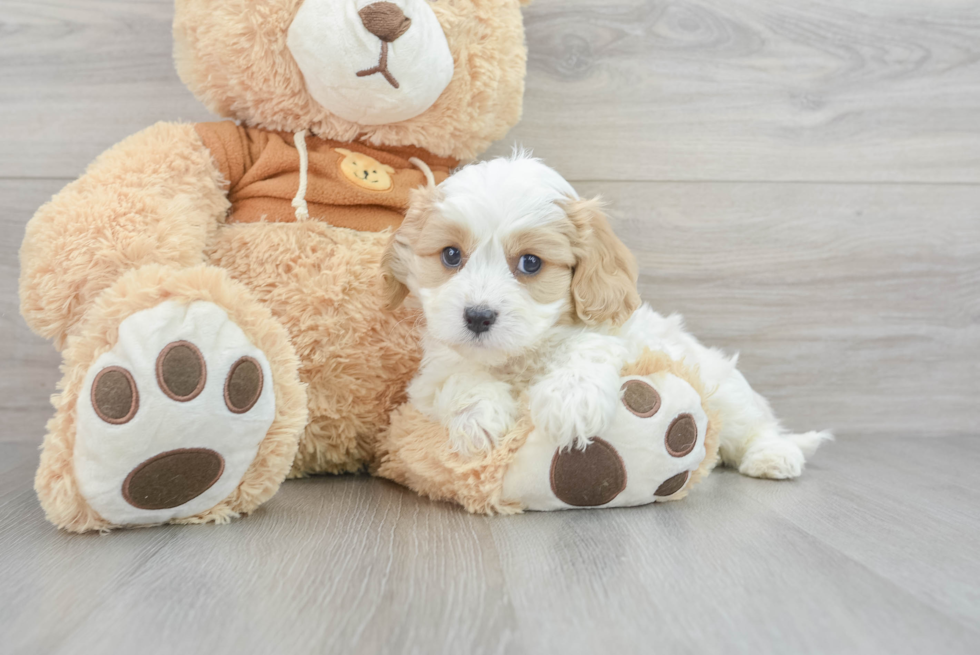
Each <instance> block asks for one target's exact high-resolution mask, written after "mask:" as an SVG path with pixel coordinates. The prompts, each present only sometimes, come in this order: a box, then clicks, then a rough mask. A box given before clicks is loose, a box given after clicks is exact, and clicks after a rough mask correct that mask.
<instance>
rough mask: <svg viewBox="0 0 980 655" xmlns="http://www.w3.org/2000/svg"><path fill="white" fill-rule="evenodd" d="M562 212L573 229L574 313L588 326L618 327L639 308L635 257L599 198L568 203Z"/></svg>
mask: <svg viewBox="0 0 980 655" xmlns="http://www.w3.org/2000/svg"><path fill="white" fill-rule="evenodd" d="M564 209H565V213H566V214H567V215H568V218H569V220H571V221H572V224H573V225H574V226H575V230H576V238H575V240H574V241H575V243H574V252H575V257H576V264H575V273H574V274H573V275H572V298H573V299H574V301H575V313H576V314H578V316H579V318H580V319H582V320H583V321H584V322H585V323H586V324H588V325H598V324H600V323H605V322H606V321H611V322H612V323H613V324H615V325H620V324H622V323H623V322H624V321H626V319H628V318H629V317H630V316H631V315H632V314H633V312H634V311H636V308H637V307H639V306H640V294H639V293H638V292H637V290H636V281H637V277H638V273H637V266H636V258H635V257H633V253H631V252H630V251H629V249H628V248H627V247H626V246H625V245H624V244H623V242H622V241H620V240H619V237H617V236H616V233H615V232H613V230H612V227H611V226H610V225H609V219H608V218H606V215H605V214H604V213H603V211H602V202H601V201H600V199H599V198H593V199H592V200H570V201H568V202H567V203H566V204H565V205H564Z"/></svg>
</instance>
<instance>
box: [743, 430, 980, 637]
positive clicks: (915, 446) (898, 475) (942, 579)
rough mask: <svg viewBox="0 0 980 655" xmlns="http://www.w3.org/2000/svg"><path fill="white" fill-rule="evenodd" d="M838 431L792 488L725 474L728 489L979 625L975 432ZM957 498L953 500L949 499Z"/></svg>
mask: <svg viewBox="0 0 980 655" xmlns="http://www.w3.org/2000/svg"><path fill="white" fill-rule="evenodd" d="M934 441H935V443H934V444H932V445H930V444H929V443H923V441H922V440H919V439H909V438H897V437H893V438H887V437H884V438H882V439H875V440H871V441H867V440H863V439H843V440H840V441H838V442H837V443H835V444H834V445H833V446H832V449H833V453H829V454H828V456H827V458H826V459H829V460H830V463H824V462H825V461H826V460H825V458H823V457H821V458H820V460H819V461H820V464H818V465H817V466H815V467H812V468H811V470H810V471H808V472H807V474H806V475H805V476H804V477H803V478H801V479H800V480H799V481H798V483H797V484H794V485H791V486H790V488H782V487H780V486H779V485H773V484H766V483H762V482H760V483H759V484H752V483H751V482H750V481H749V480H748V479H746V478H741V477H740V476H737V475H734V474H730V472H726V473H729V477H731V478H732V480H731V482H729V484H730V485H731V487H730V489H731V491H730V493H732V494H733V495H744V496H746V497H748V498H752V499H753V500H756V501H758V502H760V503H761V504H763V505H764V506H765V507H766V508H767V509H770V510H775V511H776V512H777V513H778V514H779V515H780V516H782V517H784V518H785V519H787V520H789V521H790V522H791V523H792V524H793V525H794V526H795V527H797V528H798V529H800V530H802V531H803V532H805V533H806V534H808V535H810V536H811V537H813V538H815V539H818V540H819V541H820V542H821V543H822V544H824V545H827V546H829V547H831V548H833V549H834V550H836V551H838V552H840V553H842V554H844V555H846V556H847V557H848V558H849V559H851V560H853V561H855V562H858V563H860V564H861V565H862V566H864V567H866V568H868V569H870V570H872V571H874V572H875V573H876V574H877V575H879V576H881V577H882V578H884V579H887V580H890V581H892V582H893V583H894V584H896V585H897V586H899V587H901V588H902V589H904V590H907V591H909V592H910V593H912V594H914V595H915V596H916V597H917V598H918V599H920V600H921V601H923V602H925V603H927V604H928V605H930V606H931V607H934V608H936V609H938V610H940V611H941V612H942V613H943V614H946V615H948V616H953V617H956V618H958V619H959V620H960V622H961V623H962V624H963V625H964V626H968V627H972V628H973V629H976V628H977V626H980V559H978V558H977V556H976V554H977V553H978V552H980V530H978V526H977V511H976V508H977V507H978V506H980V480H978V476H977V475H976V463H977V461H978V460H980V441H978V440H977V439H976V438H974V437H961V438H948V439H939V440H934ZM951 498H956V499H957V500H956V501H954V502H949V501H950V499H951Z"/></svg>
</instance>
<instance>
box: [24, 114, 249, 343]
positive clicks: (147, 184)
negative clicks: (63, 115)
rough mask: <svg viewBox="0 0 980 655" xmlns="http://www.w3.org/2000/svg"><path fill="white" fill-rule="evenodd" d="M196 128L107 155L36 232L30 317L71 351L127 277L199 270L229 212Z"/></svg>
mask: <svg viewBox="0 0 980 655" xmlns="http://www.w3.org/2000/svg"><path fill="white" fill-rule="evenodd" d="M222 184H223V183H222V180H221V173H220V171H219V170H218V169H217V167H216V166H215V165H214V163H213V160H212V157H211V152H210V151H209V150H208V149H207V148H206V147H205V146H204V143H203V142H202V141H201V138H200V137H199V136H198V134H197V132H195V130H194V126H193V125H187V124H177V123H158V124H156V125H154V126H152V127H149V128H147V129H145V130H143V131H142V132H139V133H138V134H134V135H132V136H130V137H129V138H127V139H125V140H124V141H122V142H121V143H119V144H117V145H115V146H113V147H112V148H110V149H109V150H107V151H106V152H104V153H102V155H100V156H99V158H98V159H96V160H95V161H94V162H93V163H92V164H91V165H90V166H89V167H88V170H87V171H86V172H85V174H84V175H82V176H81V177H80V178H79V179H77V180H75V181H74V182H72V183H71V184H69V185H68V186H66V187H65V188H64V189H62V190H61V191H60V192H58V193H57V194H56V195H55V196H54V197H53V198H52V199H51V200H50V201H49V202H47V203H45V204H44V206H42V207H41V208H40V209H38V210H37V212H36V213H35V214H34V217H33V218H31V220H30V221H29V222H28V224H27V229H26V233H25V235H24V242H23V244H22V245H21V249H20V261H21V274H20V307H21V313H22V314H23V316H24V320H25V321H26V322H27V324H28V326H30V328H31V329H32V330H34V331H35V332H36V333H38V334H40V335H41V336H43V337H45V338H48V339H52V340H53V341H54V343H55V347H57V348H58V349H59V350H62V349H63V348H64V346H65V343H66V342H67V339H68V337H69V335H71V334H74V333H75V330H76V328H77V327H78V325H79V323H80V321H81V320H82V319H83V317H84V316H85V314H86V312H88V310H89V308H90V307H91V305H92V302H93V301H94V300H95V298H96V297H98V295H99V294H100V293H102V291H103V290H105V289H106V288H108V287H109V286H110V285H111V284H112V283H113V282H115V281H116V280H118V279H119V277H120V276H121V275H123V274H124V273H126V272H127V271H130V270H133V269H136V268H139V267H140V266H145V265H147V264H162V265H166V266H175V267H185V266H194V265H196V264H200V263H201V262H203V261H204V249H205V246H206V244H207V243H208V242H209V240H210V239H212V238H213V236H214V234H215V232H216V230H217V228H218V225H219V224H220V223H221V222H222V221H223V220H224V216H225V213H226V212H227V211H228V208H229V206H230V205H229V203H228V199H227V197H226V194H225V191H224V189H223V186H222Z"/></svg>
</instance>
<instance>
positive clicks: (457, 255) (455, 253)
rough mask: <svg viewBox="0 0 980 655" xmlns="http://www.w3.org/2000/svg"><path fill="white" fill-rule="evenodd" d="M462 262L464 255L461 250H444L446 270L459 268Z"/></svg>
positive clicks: (449, 248)
mask: <svg viewBox="0 0 980 655" xmlns="http://www.w3.org/2000/svg"><path fill="white" fill-rule="evenodd" d="M462 262H463V253H462V252H460V250H459V248H454V247H453V246H449V247H448V248H443V249H442V265H443V266H445V267H446V268H459V265H460V264H461V263H462Z"/></svg>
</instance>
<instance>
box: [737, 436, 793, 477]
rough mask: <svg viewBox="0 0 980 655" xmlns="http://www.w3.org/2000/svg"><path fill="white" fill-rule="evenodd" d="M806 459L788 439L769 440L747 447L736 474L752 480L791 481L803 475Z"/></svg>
mask: <svg viewBox="0 0 980 655" xmlns="http://www.w3.org/2000/svg"><path fill="white" fill-rule="evenodd" d="M805 461H806V458H805V457H804V455H803V451H802V450H800V448H799V446H797V445H796V444H795V443H793V442H792V441H790V440H788V439H771V440H766V441H763V442H759V443H755V444H753V445H752V446H750V447H749V449H748V450H747V451H746V453H745V456H744V457H742V463H741V464H740V465H739V467H738V472H739V473H741V474H742V475H747V476H749V477H752V478H769V479H770V480H791V479H793V478H798V477H800V474H801V473H803V464H804V462H805Z"/></svg>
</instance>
